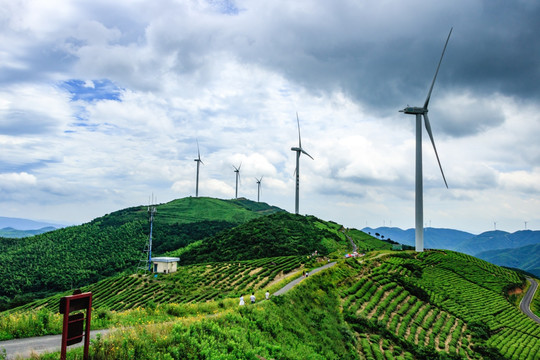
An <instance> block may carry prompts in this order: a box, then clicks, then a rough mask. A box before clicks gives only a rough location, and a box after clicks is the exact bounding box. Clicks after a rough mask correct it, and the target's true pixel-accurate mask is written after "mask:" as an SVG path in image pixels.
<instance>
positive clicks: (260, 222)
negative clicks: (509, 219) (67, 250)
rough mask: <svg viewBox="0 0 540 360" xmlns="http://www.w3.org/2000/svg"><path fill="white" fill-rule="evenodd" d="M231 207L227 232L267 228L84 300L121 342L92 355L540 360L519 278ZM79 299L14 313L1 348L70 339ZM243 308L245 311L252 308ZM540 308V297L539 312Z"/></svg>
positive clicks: (170, 214) (107, 282)
mask: <svg viewBox="0 0 540 360" xmlns="http://www.w3.org/2000/svg"><path fill="white" fill-rule="evenodd" d="M214 200H215V199H214ZM214 200H212V201H210V202H209V204H210V205H208V209H207V210H208V211H207V213H206V215H205V216H207V218H205V219H203V220H201V221H211V222H213V223H212V225H209V226H208V227H207V229H212V228H213V229H214V230H211V231H210V232H212V231H218V230H217V229H218V228H219V227H220V225H218V223H216V221H220V220H217V219H216V218H215V216H216V215H215V214H214V211H215V212H216V213H219V211H222V210H223V206H224V205H223V203H221V202H219V201H214ZM224 203H226V205H227V206H229V205H231V204H232V205H233V206H234V207H235V209H236V210H234V211H232V212H231V213H230V214H229V215H230V216H229V217H227V221H229V220H231V219H232V218H234V217H235V216H236V215H234V214H233V213H235V214H244V211H247V212H253V211H260V212H267V214H266V216H260V215H256V216H254V217H253V218H251V219H247V220H246V218H245V217H243V216H244V215H245V214H244V215H238V218H237V220H238V221H240V220H239V219H240V218H242V219H243V220H242V221H243V222H242V221H241V222H240V224H239V225H236V226H234V227H230V228H227V227H224V228H221V229H220V230H219V231H218V232H217V233H216V234H213V235H211V236H205V237H204V238H200V239H196V240H194V239H193V238H194V237H193V236H192V237H191V239H192V240H190V241H189V242H188V243H187V244H186V245H184V246H183V247H181V248H180V249H177V250H171V251H169V252H167V253H166V254H169V255H180V256H181V262H180V266H179V269H178V272H176V273H172V274H159V275H157V277H156V276H150V275H147V274H142V273H139V274H135V273H133V271H131V272H129V273H124V274H112V275H110V276H107V277H105V278H103V279H101V280H99V281H97V282H94V283H92V284H88V285H85V286H83V287H81V290H82V291H91V292H92V293H93V310H92V327H93V329H98V328H116V329H117V330H113V331H112V332H111V333H110V334H109V335H107V336H103V337H98V339H97V340H95V341H93V342H92V347H91V350H90V358H91V359H253V360H261V359H263V360H264V359H302V360H303V359H321V360H323V359H359V360H374V359H376V360H428V359H429V360H448V359H467V360H473V359H489V360H497V359H511V360H514V359H515V360H521V359H524V360H535V359H537V353H538V349H539V348H540V326H538V324H537V323H535V322H534V321H532V320H531V319H529V318H528V317H526V316H525V315H524V314H522V313H521V312H520V311H519V309H518V306H517V304H518V303H519V298H520V296H521V295H519V293H520V292H522V291H523V289H525V287H526V281H525V277H524V275H523V274H521V273H519V272H516V271H514V270H512V269H507V268H502V267H499V266H495V265H493V264H490V263H488V262H486V261H483V260H480V259H477V258H475V257H472V256H469V255H465V254H462V253H458V252H453V251H435V250H432V251H425V252H423V253H416V252H414V251H392V250H391V248H392V244H391V243H389V242H387V241H382V240H379V239H376V238H374V237H372V236H370V235H369V234H365V233H363V232H360V231H358V230H355V229H344V228H343V227H342V226H341V225H339V224H336V223H334V222H327V221H323V220H321V219H318V218H316V217H313V216H298V215H293V214H288V213H284V212H279V211H275V210H276V209H272V208H270V207H267V206H266V207H265V206H264V205H261V204H256V203H253V202H249V201H247V200H235V202H230V203H227V202H224ZM201 204H202V203H201ZM199 205H200V204H199V203H198V201H197V200H194V199H189V200H185V202H179V203H174V204H172V205H171V207H168V208H164V210H162V211H160V208H158V212H159V214H160V215H161V216H162V218H164V220H162V221H166V222H168V223H170V224H177V223H176V222H175V221H176V220H175V217H176V216H177V215H175V214H177V212H178V211H180V210H179V209H180V208H183V210H182V211H185V212H186V214H189V213H190V211H191V210H188V208H189V209H191V207H197V206H199ZM238 209H240V210H239V212H238V213H236V211H237V210H238ZM265 209H266V210H265ZM144 211H145V209H143V208H140V209H135V208H134V209H126V210H124V211H121V212H118V213H115V214H116V215H115V216H116V218H115V219H116V220H115V221H117V222H118V223H119V224H120V223H121V224H123V225H119V226H116V227H115V226H114V225H113V223H114V221H113V220H114V219H113V220H111V218H110V217H107V216H106V217H104V218H102V219H101V220H100V221H99V222H98V221H96V222H92V223H89V224H87V225H85V226H89V227H93V228H97V229H99V228H100V226H104V229H105V228H107V229H108V228H109V227H111V229H112V228H117V229H121V228H122V226H125V227H133V230H132V232H131V233H130V234H133V235H135V234H138V233H139V230H136V224H138V225H137V226H140V227H144V226H143V225H144V222H143V221H142V220H135V222H129V221H127V220H126V219H130V218H134V217H133V213H132V212H135V213H137V212H139V213H140V216H141V218H143V217H144V215H145V214H144ZM197 211H203V210H201V209H198V210H197ZM188 218H189V216H188V215H186V216H185V217H184V219H188ZM212 218H213V219H214V220H212ZM124 220H126V221H124ZM186 221H188V220H186ZM105 223H107V224H105ZM187 224H188V225H189V226H193V227H192V228H193V229H195V228H196V226H203V225H202V223H198V224H194V223H190V222H189V221H188V222H187ZM195 225H196V226H195ZM162 226H163V227H165V225H162ZM179 226H180V225H179ZM213 226H214V227H213ZM77 228H78V229H80V227H77ZM77 228H74V229H72V231H74V233H73V234H74V235H73V239H76V238H77V236H76V235H75V230H76V229H77ZM172 228H174V229H176V230H178V229H180V228H175V227H174V226H172ZM188 228H190V227H187V228H183V229H184V230H186V229H188ZM68 230H69V228H68ZM176 230H175V231H174V232H173V231H172V230H171V229H166V230H163V232H162V233H161V234H160V236H165V237H166V238H171V239H173V240H171V241H176V240H178V239H180V237H181V235H177V236H176V235H174V234H181V233H182V231H180V230H178V231H176ZM118 231H119V232H118V234H121V233H122V232H120V230H118ZM122 231H124V230H122ZM141 231H142V232H143V235H144V230H141ZM108 233H109V234H110V233H111V232H110V231H109V232H108ZM185 233H187V232H185ZM84 234H87V232H85V233H84ZM45 235H46V234H45ZM79 236H80V235H79ZM118 236H119V237H120V235H118ZM174 236H176V237H174ZM182 236H183V235H182ZM349 237H350V238H351V239H352V240H353V241H354V243H355V245H356V246H357V249H358V253H360V254H361V255H359V256H358V257H353V258H344V255H345V254H349V253H351V252H352V247H351V243H350V240H349ZM89 238H90V237H89ZM141 239H142V243H144V236H143V237H141ZM175 239H176V240H175ZM10 241H11V240H10ZM116 241H121V239H117V240H116ZM122 244H123V243H122ZM72 245H73V244H72ZM2 246H5V248H6V249H7V248H9V247H13V246H14V245H13V244H12V243H10V242H9V241H7V242H5V243H3V245H2ZM73 246H74V245H73ZM95 246H99V243H97V242H96V244H95ZM126 246H127V245H126ZM163 246H164V247H163V249H166V248H167V247H170V246H171V245H163ZM175 246H176V245H175ZM141 249H142V246H141V247H140V248H139V249H137V250H138V252H137V253H138V254H140V250H141ZM10 251H11V250H10ZM36 251H37V249H36ZM111 251H113V250H112V249H111ZM315 252H316V253H315ZM92 254H93V253H92ZM94 256H96V255H94ZM96 259H99V258H98V257H96ZM88 261H90V260H88ZM107 261H108V260H107ZM329 261H337V264H336V265H335V266H333V267H331V268H329V269H326V270H324V271H321V272H320V273H317V274H314V275H310V276H308V277H307V278H305V279H304V281H302V282H301V283H300V284H299V285H297V286H295V287H294V288H293V289H292V290H291V291H289V292H288V293H286V294H284V295H281V296H277V297H271V298H270V300H269V301H266V300H263V299H264V293H265V292H266V291H267V290H268V291H269V292H270V293H273V292H275V291H276V290H278V289H280V288H281V287H283V286H284V285H285V284H286V283H288V282H290V281H292V280H293V279H294V278H296V277H299V276H302V274H303V272H305V271H307V272H309V271H311V270H312V269H313V268H315V267H319V266H321V265H324V264H327V263H328V262H329ZM88 266H90V265H88ZM94 266H95V265H94ZM43 281H49V280H43ZM70 293H71V291H63V292H58V293H56V294H55V295H52V296H48V297H44V298H42V299H39V300H34V301H31V302H26V303H24V304H22V305H21V306H19V307H17V308H13V309H9V310H7V311H3V312H1V313H0V340H4V339H10V338H17V337H29V336H37V335H45V334H55V333H56V334H57V333H60V328H61V319H62V318H61V316H60V314H58V307H59V299H60V297H62V296H65V295H69V294H70ZM251 293H254V294H255V296H256V298H257V302H256V303H255V304H254V305H252V304H249V300H248V299H249V295H250V294H251ZM241 295H243V296H244V298H245V300H246V305H245V306H240V305H239V297H240V296H241ZM538 299H540V295H538V294H537V296H536V297H535V300H534V303H533V307H534V306H536V308H534V309H535V310H536V311H538V306H539V305H540V301H539V300H538ZM0 356H1V353H0ZM0 358H1V357H0ZM35 358H36V359H57V358H58V354H57V353H56V354H45V355H42V356H36V357H35ZM68 358H69V359H81V358H82V350H81V349H74V350H72V351H70V352H69V353H68Z"/></svg>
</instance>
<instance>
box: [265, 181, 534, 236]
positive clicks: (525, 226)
mask: <svg viewBox="0 0 540 360" xmlns="http://www.w3.org/2000/svg"><path fill="white" fill-rule="evenodd" d="M262 179H263V177H262V176H261V178H260V179H257V178H255V180H256V181H257V202H260V199H261V181H262ZM525 227H527V226H525Z"/></svg>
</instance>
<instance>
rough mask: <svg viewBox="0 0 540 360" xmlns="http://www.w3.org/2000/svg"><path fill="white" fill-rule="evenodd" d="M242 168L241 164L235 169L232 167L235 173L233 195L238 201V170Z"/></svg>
mask: <svg viewBox="0 0 540 360" xmlns="http://www.w3.org/2000/svg"><path fill="white" fill-rule="evenodd" d="M241 167H242V163H240V166H238V167H236V166H234V165H233V168H234V172H235V173H236V192H235V193H234V198H235V199H238V179H239V178H240V168H241Z"/></svg>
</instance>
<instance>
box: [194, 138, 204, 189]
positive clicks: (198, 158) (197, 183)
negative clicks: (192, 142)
mask: <svg viewBox="0 0 540 360" xmlns="http://www.w3.org/2000/svg"><path fill="white" fill-rule="evenodd" d="M197 155H198V156H197V158H196V159H194V161H196V162H197V181H196V183H195V197H199V166H200V164H203V165H204V163H203V161H202V160H201V152H200V151H199V141H198V140H197Z"/></svg>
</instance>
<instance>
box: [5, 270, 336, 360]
mask: <svg viewBox="0 0 540 360" xmlns="http://www.w3.org/2000/svg"><path fill="white" fill-rule="evenodd" d="M334 265H336V262H331V263H328V264H325V265H324V266H321V267H319V268H315V269H313V270H311V271H310V272H309V274H310V275H313V274H315V273H317V272H319V271H321V270H324V269H328V268H329V267H332V266H334ZM304 279H305V278H304V277H303V276H301V277H299V278H298V279H295V280H293V281H291V282H290V283H288V284H287V285H285V286H284V287H282V288H281V289H279V290H278V291H276V292H275V293H274V294H272V295H273V296H279V295H282V294H284V293H286V292H287V291H289V290H290V289H292V288H293V287H294V286H295V285H296V284H298V283H299V282H301V281H302V280H304ZM109 332H110V330H108V329H103V330H92V331H91V332H90V338H91V339H95V338H96V336H97V334H101V335H105V334H107V333H109ZM61 340H62V335H47V336H38V337H32V338H23V339H13V340H7V341H0V355H1V354H2V352H1V351H2V348H4V349H6V355H7V359H8V360H14V359H19V358H29V357H31V356H32V354H42V353H45V352H54V351H60V342H61ZM82 345H83V343H82V342H81V343H79V344H77V345H73V346H70V347H69V348H68V350H70V349H73V348H75V347H78V346H82Z"/></svg>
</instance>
